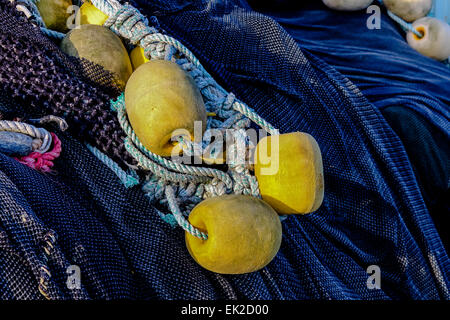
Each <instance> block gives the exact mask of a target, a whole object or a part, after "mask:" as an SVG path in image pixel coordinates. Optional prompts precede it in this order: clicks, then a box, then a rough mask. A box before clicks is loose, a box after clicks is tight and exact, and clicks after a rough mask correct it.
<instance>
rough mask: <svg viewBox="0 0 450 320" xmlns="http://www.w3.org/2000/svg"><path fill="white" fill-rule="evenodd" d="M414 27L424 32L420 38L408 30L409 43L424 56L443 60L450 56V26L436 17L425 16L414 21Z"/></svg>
mask: <svg viewBox="0 0 450 320" xmlns="http://www.w3.org/2000/svg"><path fill="white" fill-rule="evenodd" d="M413 27H414V28H415V29H416V30H417V31H419V32H420V33H422V34H423V37H422V38H419V37H418V36H416V35H415V34H414V33H412V32H408V35H407V36H406V39H407V40H408V44H409V45H410V46H411V47H412V48H414V49H415V50H417V51H418V52H420V53H421V54H423V55H424V56H427V57H430V58H433V59H436V60H438V61H443V60H445V59H447V58H448V57H449V56H450V26H449V25H448V24H447V23H445V22H444V21H441V20H439V19H436V18H431V17H425V18H421V19H419V20H417V21H415V22H414V23H413Z"/></svg>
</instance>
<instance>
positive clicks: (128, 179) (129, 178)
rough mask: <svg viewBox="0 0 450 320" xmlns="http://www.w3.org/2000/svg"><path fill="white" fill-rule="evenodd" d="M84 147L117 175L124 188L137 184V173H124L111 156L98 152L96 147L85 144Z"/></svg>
mask: <svg viewBox="0 0 450 320" xmlns="http://www.w3.org/2000/svg"><path fill="white" fill-rule="evenodd" d="M86 147H87V148H88V149H89V150H90V151H91V152H92V153H93V154H94V155H95V156H96V157H97V158H98V159H99V160H100V161H101V162H103V163H104V164H105V165H106V166H107V167H108V168H110V169H111V170H112V171H113V172H114V173H115V174H116V175H117V177H119V179H120V181H122V183H123V184H124V186H125V187H126V188H131V187H133V186H135V185H138V184H139V177H138V176H137V174H136V173H135V172H134V171H132V172H131V173H130V174H128V173H126V172H125V171H124V170H122V168H120V166H119V165H118V164H117V163H116V162H114V161H113V160H112V159H111V158H109V157H108V156H107V155H105V154H104V153H102V152H100V150H98V149H97V148H95V147H93V146H91V145H89V144H86Z"/></svg>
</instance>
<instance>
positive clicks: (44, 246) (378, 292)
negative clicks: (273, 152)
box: [0, 0, 450, 299]
mask: <svg viewBox="0 0 450 320" xmlns="http://www.w3.org/2000/svg"><path fill="white" fill-rule="evenodd" d="M6 2H7V1H6V0H0V4H1V8H2V10H3V11H2V12H1V14H2V19H1V20H2V21H3V24H2V23H0V35H2V34H3V35H5V34H7V36H4V38H2V39H4V41H3V42H2V43H6V42H5V41H6V40H8V41H11V40H14V37H16V40H17V42H18V45H16V46H15V49H14V52H15V53H16V57H15V59H14V60H8V59H6V60H5V59H4V60H2V64H1V67H0V89H1V91H0V92H2V95H3V96H4V97H6V98H5V99H6V100H8V101H9V102H10V104H11V105H10V106H9V107H10V109H11V108H13V106H14V103H19V104H20V105H24V106H25V107H27V106H28V112H30V113H32V112H37V111H42V110H44V111H45V112H46V113H57V114H58V113H62V115H64V113H65V114H66V115H67V116H68V119H69V120H68V121H69V125H70V124H72V126H71V130H72V132H71V134H65V133H58V134H59V136H60V137H61V140H62V145H63V152H62V155H61V157H60V158H58V159H57V160H56V161H55V171H56V172H57V174H56V175H49V174H47V175H44V174H41V173H39V172H36V171H34V170H32V169H30V168H28V167H25V166H23V165H21V164H20V163H18V162H17V161H15V160H13V159H11V158H9V157H7V156H4V155H1V154H0V176H1V178H0V248H1V250H0V266H2V268H0V297H1V298H8V299H13V298H34V299H45V297H47V298H141V299H142V298H144V299H145V298H159V299H177V298H178V299H183V298H184V299H217V298H228V299H236V298H246V299H311V298H313V299H402V298H403V299H404V298H413V299H449V297H450V294H449V291H448V285H449V270H450V269H449V268H450V265H449V259H448V255H447V254H446V252H445V248H444V246H443V243H442V241H441V240H440V237H439V235H438V233H437V231H436V228H435V226H434V223H433V220H432V218H431V216H430V213H429V210H428V209H427V206H426V204H425V201H424V198H423V196H422V193H421V190H420V187H419V184H418V181H417V179H416V175H415V174H414V171H413V168H412V165H411V161H410V158H409V155H408V154H407V152H406V150H405V145H404V143H403V141H402V140H401V139H400V138H399V135H398V134H397V133H396V132H395V131H394V130H393V128H392V127H391V125H390V124H389V123H388V122H387V121H386V119H385V117H384V116H383V114H382V113H381V112H380V109H381V105H379V104H378V101H380V100H381V98H385V97H386V95H388V93H389V97H388V98H386V99H390V100H389V103H391V104H392V105H395V104H399V105H402V104H403V103H402V102H404V101H406V102H407V104H408V106H411V108H412V109H414V110H415V111H416V112H418V113H420V114H424V112H425V114H427V115H428V117H427V119H428V120H429V123H431V125H432V127H433V128H434V129H436V130H438V131H440V132H443V133H447V135H445V134H444V138H447V139H448V120H449V119H448V118H449V117H448V111H449V110H448V86H447V89H445V88H440V89H438V88H439V86H438V85H436V83H443V84H445V83H446V81H447V80H448V71H447V70H446V69H445V67H444V66H442V67H441V66H440V65H438V63H437V62H433V61H431V60H429V59H428V58H425V57H422V56H419V55H418V54H415V53H414V52H413V50H412V49H409V48H407V47H406V46H402V50H403V51H402V52H396V51H394V50H397V49H395V47H394V46H392V47H393V48H392V50H393V51H392V52H396V53H395V54H398V55H399V56H401V57H402V59H401V61H409V63H407V64H410V65H411V66H414V68H415V69H414V70H415V72H414V74H415V76H414V78H413V77H412V76H411V75H410V76H405V77H406V78H407V79H406V80H405V79H403V78H402V77H400V76H399V77H398V78H397V79H395V78H387V79H385V78H386V77H383V76H382V75H379V76H377V77H375V79H378V80H379V83H381V84H383V86H381V85H380V86H379V88H378V91H376V90H375V91H373V90H372V91H367V90H368V89H367V87H365V86H364V84H365V83H367V82H369V81H376V80H373V79H374V78H373V77H372V74H373V73H374V70H373V69H372V68H373V63H374V62H373V61H378V62H381V63H382V62H383V61H384V62H385V63H386V65H394V66H393V67H392V68H393V70H395V66H397V67H398V68H399V69H398V70H403V67H402V66H401V65H399V64H394V63H393V60H392V56H391V55H392V54H394V53H390V51H389V50H388V49H387V48H386V50H385V52H384V53H382V52H378V54H377V55H375V57H371V56H370V55H369V56H364V55H362V53H361V52H362V51H363V48H364V46H365V45H368V43H367V40H366V39H362V40H360V41H361V42H359V47H358V46H357V47H358V49H354V50H357V52H355V55H358V54H359V55H360V56H363V57H364V58H365V59H360V60H358V59H356V60H357V62H353V60H349V61H347V62H345V60H344V59H338V58H335V60H336V61H337V60H339V61H340V62H341V63H340V64H339V63H337V62H336V61H334V60H333V59H332V58H329V59H328V60H327V59H326V56H333V52H328V54H326V51H327V50H325V49H323V48H322V49H321V50H319V49H316V48H317V47H320V44H321V43H322V42H321V37H325V36H324V34H321V37H319V36H317V38H314V37H313V34H317V32H314V28H313V27H312V26H314V25H317V24H319V21H321V22H320V23H323V24H324V25H326V26H328V27H327V28H328V30H327V32H328V33H329V34H330V35H329V37H332V34H336V33H337V31H336V30H338V29H339V30H340V31H339V32H342V33H343V36H344V35H348V33H349V32H350V30H348V28H343V27H342V24H344V22H342V21H339V20H338V19H340V18H338V17H340V15H337V14H335V15H329V13H328V11H327V10H326V9H325V8H324V7H321V6H319V7H318V8H316V9H315V10H316V11H315V12H316V13H315V14H314V16H315V17H316V18H317V21H315V22H314V23H311V28H305V31H302V32H301V33H299V32H294V31H293V30H294V29H295V28H294V27H292V28H289V26H292V25H295V24H293V23H290V22H286V25H285V28H286V29H285V28H283V27H282V26H281V25H280V24H279V23H277V22H276V21H275V20H274V19H273V18H271V17H269V16H268V15H272V16H276V14H273V13H270V12H269V13H268V12H266V13H267V15H265V14H261V13H258V12H256V11H254V10H253V9H252V7H251V6H250V5H249V4H248V3H246V2H245V1H238V0H236V1H226V2H223V1H181V0H178V1H175V0H174V1H144V0H135V1H134V2H132V4H133V5H134V6H135V7H137V8H138V9H139V10H140V11H141V12H142V13H144V14H146V15H147V16H148V17H150V16H154V17H156V19H157V20H158V22H159V25H160V27H161V28H162V29H164V30H165V31H166V32H167V33H168V34H170V35H172V36H173V37H175V38H177V39H178V40H180V41H181V42H182V43H183V44H184V45H185V46H187V47H188V48H189V49H190V50H192V51H193V52H194V54H195V55H196V56H197V57H198V58H199V59H200V61H201V63H202V64H203V65H204V67H205V68H206V69H207V70H208V71H209V72H210V73H211V74H212V75H213V76H214V78H215V79H216V80H217V81H218V82H219V83H220V84H221V85H222V86H224V88H226V89H227V90H228V91H232V92H233V93H235V94H236V96H237V97H238V98H239V99H241V100H242V101H244V102H245V103H247V104H248V105H249V106H251V107H253V108H254V109H255V110H256V111H257V112H258V113H259V114H260V115H261V116H262V117H263V118H265V119H266V120H268V121H270V122H271V123H272V124H273V125H275V126H276V127H277V128H279V129H280V131H281V132H290V131H303V132H308V133H310V134H311V135H313V136H314V137H315V138H316V140H317V141H318V144H319V146H320V148H321V151H322V156H323V163H324V175H325V188H326V189H325V190H326V191H325V198H324V202H323V204H322V206H321V208H320V209H319V210H318V211H317V212H314V213H312V214H309V215H305V216H289V217H288V218H287V219H285V220H284V221H283V222H282V225H283V241H282V246H281V249H280V252H279V253H278V255H277V256H276V258H275V259H274V260H273V261H272V262H271V263H270V264H269V265H268V266H267V267H265V268H264V269H263V270H261V271H258V272H255V273H251V274H245V275H219V274H215V273H212V272H209V271H206V270H204V269H202V268H201V267H200V266H199V265H197V264H196V263H195V262H194V261H193V260H192V258H191V257H190V256H189V254H188V252H187V250H186V248H185V244H184V231H183V230H182V229H181V228H173V227H172V226H170V225H169V224H167V223H165V222H164V221H162V220H161V219H160V218H159V216H158V214H157V213H156V211H155V209H154V208H153V207H152V206H151V205H150V203H149V201H148V198H147V197H146V196H145V195H144V194H143V192H142V191H141V190H140V189H139V188H132V189H126V188H125V187H124V186H123V185H122V184H121V182H120V180H119V179H118V178H117V177H116V176H115V174H114V173H113V172H112V171H111V170H109V169H108V168H107V167H106V166H105V165H103V164H102V163H101V162H100V161H99V160H98V159H97V158H96V157H94V156H93V155H92V154H91V153H90V152H89V151H88V149H87V148H86V147H85V146H84V145H83V144H82V143H80V141H79V140H83V141H84V140H89V139H90V140H89V141H90V142H91V143H92V144H94V145H95V146H97V147H99V148H101V149H102V150H103V151H104V152H105V153H107V154H108V155H109V156H110V157H112V158H116V159H118V158H120V157H121V155H122V154H121V151H123V148H122V147H121V146H120V140H121V138H122V137H123V135H122V133H120V132H117V133H114V132H115V131H116V130H118V129H119V128H118V126H117V123H116V122H115V120H114V119H113V117H109V116H108V115H106V111H108V110H109V109H108V107H109V106H108V103H107V102H108V99H109V98H110V97H111V96H110V95H108V94H107V93H105V92H103V91H101V89H96V91H95V92H89V90H88V89H87V88H86V87H85V86H83V84H84V83H86V82H85V81H86V80H85V79H83V77H82V75H78V74H76V72H72V73H70V68H68V67H67V65H68V63H64V61H61V58H58V50H57V48H56V47H55V48H51V49H50V50H47V51H45V50H42V51H39V50H37V49H36V46H37V44H38V43H40V42H39V41H43V40H39V39H40V38H39V35H36V34H34V35H33V36H31V32H30V33H26V32H22V33H20V32H17V34H16V35H14V33H12V32H9V31H7V27H6V24H5V19H6V20H7V21H8V24H9V27H10V28H14V26H15V25H19V24H20V23H26V21H23V20H24V19H23V16H21V15H20V14H19V13H16V12H15V11H14V10H10V8H9V4H7V3H6ZM283 2H286V1H283ZM298 10H299V11H298V17H299V19H301V18H302V17H303V19H307V17H308V15H309V14H310V13H311V11H305V12H302V6H300V7H299V9H298ZM350 16H352V17H353V16H354V17H359V18H358V19H363V18H361V16H365V14H364V13H363V12H360V13H355V14H352V15H350ZM333 17H334V18H333ZM276 19H278V20H279V21H280V22H283V21H281V18H279V17H277V18H276ZM322 19H323V20H322ZM355 19H357V18H355ZM308 23H309V22H307V23H306V22H305V24H306V25H308ZM384 23H385V25H386V26H389V31H386V34H385V35H384V37H385V38H386V39H384V40H383V41H385V46H386V47H389V43H392V42H393V41H395V43H400V40H401V34H400V33H399V32H398V30H397V29H395V26H394V25H393V24H392V22H390V21H388V20H387V19H385V20H384ZM344 25H345V24H344ZM355 28H357V27H355ZM361 28H362V27H361ZM310 29H311V35H310V34H309V31H310ZM318 29H319V30H323V27H322V28H319V27H318ZM346 32H347V33H346ZM360 32H361V34H363V29H361V30H360ZM366 32H367V31H366ZM379 32H380V33H381V32H382V31H379ZM353 33H354V31H353ZM303 34H308V37H309V38H308V41H306V40H304V38H303ZM364 34H366V33H364ZM365 36H367V37H373V38H374V39H377V37H376V36H375V35H372V36H371V33H367V35H365ZM305 37H306V36H305ZM357 39H358V38H357V37H355V38H354V39H353V41H352V42H351V44H352V45H355V44H356V43H358V42H357ZM370 39H372V38H370ZM380 39H381V38H380ZM374 41H375V40H374ZM336 42H338V41H337V40H336ZM304 43H310V47H307V46H306V45H304ZM380 43H381V40H380ZM383 43H384V42H383ZM314 44H316V47H314V48H313V45H314ZM322 44H323V43H322ZM336 45H337V44H336ZM313 49H316V50H313ZM344 49H345V47H344ZM8 50H9V49H8V47H7V46H5V45H3V46H1V45H0V55H2V57H5V56H6V53H7V54H8V55H11V54H12V53H11V52H10V51H8ZM347 50H351V49H350V48H347ZM352 50H353V49H352ZM366 50H368V51H370V50H369V49H366ZM28 51H32V52H33V53H34V56H35V57H36V58H35V59H36V64H33V63H30V61H29V60H27V59H25V58H23V57H28V59H30V58H29V56H27V55H26V54H25V53H26V52H28ZM330 51H331V49H330ZM335 51H336V52H337V51H338V50H335ZM344 56H345V55H344ZM334 57H338V53H336V55H334ZM40 58H42V59H44V58H45V59H44V60H45V61H47V60H49V61H51V62H52V64H55V65H56V66H58V67H54V68H52V72H51V73H49V74H50V75H49V76H48V77H49V78H50V79H48V78H43V79H40V81H41V83H42V87H43V88H46V90H48V86H46V84H48V82H49V81H52V80H54V79H51V77H56V75H58V74H59V75H61V76H60V77H59V79H62V80H61V81H63V82H64V83H66V81H69V80H67V79H66V78H64V77H63V76H62V75H65V74H70V75H72V76H73V77H74V79H73V80H70V81H71V82H70V85H71V88H72V89H70V88H66V86H65V85H60V86H61V87H63V88H64V89H65V90H69V92H71V91H70V90H75V89H74V88H79V91H78V92H79V94H80V95H87V96H89V98H90V99H92V100H89V99H88V100H87V101H85V102H83V101H81V102H80V101H78V100H77V101H76V102H73V101H68V103H69V102H70V103H72V104H71V106H72V107H73V109H74V110H75V111H76V114H75V116H73V115H72V114H71V110H62V109H61V107H60V106H59V105H58V104H57V101H55V98H54V97H53V96H49V93H48V92H46V90H41V91H39V90H33V86H36V85H37V84H36V83H35V82H33V79H30V78H27V79H28V83H27V82H26V81H25V83H23V81H22V82H21V81H16V82H14V83H7V82H6V81H4V79H7V78H8V75H7V73H8V72H16V73H17V75H18V76H20V75H21V74H27V73H26V72H27V71H25V70H24V71H22V69H20V66H27V67H28V68H30V69H31V70H30V69H29V70H28V72H32V71H33V70H34V71H36V72H37V70H38V69H39V66H40V65H41V64H42V62H41V60H39V59H40ZM372 58H373V59H375V60H371V59H372ZM394 60H399V59H394ZM12 64H14V66H15V67H14V68H11V67H10V68H9V69H8V68H7V67H8V65H9V66H11V65H12ZM358 64H359V65H358ZM421 65H422V67H420V66H421ZM345 67H347V69H345ZM384 67H385V68H387V66H384ZM350 68H354V69H352V70H358V72H356V71H355V72H354V73H359V74H360V77H356V76H355V77H353V78H352V77H351V75H352V74H353V73H352V72H345V71H346V70H349V69H350ZM430 68H432V69H431V71H430ZM433 70H434V71H433ZM21 72H22V73H21ZM386 72H387V71H386ZM53 74H54V75H55V76H53ZM358 79H359V81H358ZM383 79H385V80H383ZM415 79H420V81H421V82H423V83H424V84H423V86H422V87H421V88H422V91H421V92H417V90H413V91H412V90H410V89H409V87H410V86H408V85H406V84H405V83H407V82H408V81H411V82H414V81H415ZM436 79H437V80H436ZM446 79H447V80H446ZM439 81H441V82H439ZM67 83H68V82H67ZM389 83H390V84H391V85H392V87H394V88H396V89H395V90H397V92H399V93H398V96H399V100H395V96H396V95H397V94H396V93H395V92H393V91H392V92H391V91H386V90H388V89H386V90H385V88H390V86H389V85H388V84H389ZM355 84H356V85H355ZM30 87H31V88H30ZM366 89H367V90H366ZM445 90H447V93H446V91H445ZM385 92H386V94H385ZM402 95H403V96H402ZM424 96H425V97H426V98H423V97H424ZM406 97H409V98H406ZM368 98H369V99H368ZM377 98H378V99H377ZM5 99H4V100H5ZM71 99H72V98H71ZM73 99H75V98H73ZM0 101H2V100H0ZM92 101H95V102H97V103H95V105H96V106H97V107H96V108H97V109H96V110H97V111H96V112H98V113H99V114H105V115H104V116H102V117H101V119H99V121H106V122H107V124H108V125H109V126H110V128H108V129H104V128H103V126H97V127H95V123H94V122H95V121H94V120H93V119H95V117H86V116H85V113H86V112H87V109H86V108H87V107H86V105H89V104H90V103H93V102H92ZM424 101H425V102H426V103H427V104H424ZM406 102H405V103H406ZM30 105H31V106H32V108H30V107H29V106H30ZM386 105H388V103H386ZM1 110H3V109H1ZM80 110H81V111H83V112H81V111H80ZM9 111H11V110H9ZM87 113H88V112H87ZM74 123H75V124H79V126H81V129H83V130H81V129H80V130H79V128H78V127H77V125H75V126H74V125H73V124H74ZM99 127H101V128H102V129H104V130H105V131H103V133H104V134H107V133H108V132H113V133H111V141H113V142H111V143H110V144H111V145H108V146H106V147H105V143H106V142H105V141H103V140H98V139H97V140H96V139H95V138H93V137H92V136H91V135H92V134H95V131H96V130H100V128H99ZM72 136H76V137H77V138H78V139H79V140H75V139H74V138H73V137H72ZM89 136H91V137H90V138H89ZM114 141H116V142H114ZM102 146H103V148H102ZM123 152H125V151H123ZM118 161H119V160H118ZM70 265H77V266H79V267H80V270H81V284H82V285H81V288H80V289H75V290H70V289H69V288H68V287H67V285H66V280H67V274H66V269H67V267H68V266H70ZM373 265H376V266H378V267H379V268H380V272H381V288H380V289H370V286H368V285H367V280H368V277H369V276H370V274H368V273H367V270H368V268H369V267H370V266H373Z"/></svg>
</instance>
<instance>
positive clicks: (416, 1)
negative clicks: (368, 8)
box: [383, 0, 433, 22]
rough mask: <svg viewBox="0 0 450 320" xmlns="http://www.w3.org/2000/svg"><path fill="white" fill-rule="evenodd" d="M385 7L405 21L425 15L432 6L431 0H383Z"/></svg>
mask: <svg viewBox="0 0 450 320" xmlns="http://www.w3.org/2000/svg"><path fill="white" fill-rule="evenodd" d="M383 3H384V5H385V6H386V8H387V9H388V10H389V11H391V12H392V13H394V14H395V15H397V16H399V17H400V18H402V19H403V20H405V21H408V22H412V21H414V20H417V19H420V18H423V17H425V16H426V15H427V14H428V12H430V10H431V7H432V6H433V0H383Z"/></svg>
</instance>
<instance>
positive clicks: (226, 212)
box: [41, 0, 324, 274]
mask: <svg viewBox="0 0 450 320" xmlns="http://www.w3.org/2000/svg"><path fill="white" fill-rule="evenodd" d="M42 1H44V0H41V2H42ZM45 1H50V0H45ZM56 3H57V2H56V1H55V5H56ZM107 18H108V17H107V16H106V15H104V14H103V13H102V12H101V11H100V10H98V9H97V8H95V7H94V6H93V5H92V4H90V3H89V2H86V3H84V4H83V5H82V7H81V9H80V10H79V12H78V19H79V21H81V26H80V27H78V28H76V29H73V30H71V31H69V32H68V33H67V34H66V36H65V38H64V39H63V40H62V41H61V45H60V47H61V49H62V50H63V51H64V52H66V53H67V54H69V55H71V56H75V57H79V58H84V59H86V60H88V61H91V62H93V63H95V64H98V65H100V66H103V67H104V68H105V69H106V70H108V71H110V72H111V74H113V75H114V79H115V80H114V81H116V82H117V84H118V86H119V87H120V88H121V89H122V90H124V92H125V106H126V112H127V115H128V119H129V121H130V124H131V126H132V128H133V130H134V132H135V133H136V135H137V137H138V138H139V140H140V141H141V143H142V144H143V145H144V146H145V147H146V148H147V149H149V150H150V151H152V152H153V153H155V154H157V155H160V156H162V157H170V156H171V155H173V154H174V153H175V154H177V153H179V152H182V149H179V148H177V149H175V148H176V146H177V144H176V143H174V142H173V141H171V138H172V135H173V133H174V132H176V131H180V130H181V132H183V133H184V135H185V137H186V138H187V139H191V140H192V139H194V124H195V122H196V121H199V122H201V124H202V126H201V133H202V135H203V133H204V131H205V130H206V122H207V116H214V115H211V114H208V113H207V112H206V108H205V104H204V101H203V98H202V95H201V93H200V91H199V89H198V87H197V86H196V84H195V81H194V80H193V79H192V77H191V76H190V75H189V74H188V73H187V72H185V71H184V70H183V69H182V68H181V67H180V66H179V65H178V64H176V63H174V62H170V61H165V60H149V59H147V58H146V57H145V55H144V50H143V49H142V48H141V47H139V46H138V47H136V48H134V49H133V50H132V51H131V53H130V54H128V52H127V50H126V49H125V47H124V45H123V43H122V40H121V39H120V38H119V37H118V36H117V35H116V34H114V33H113V32H112V31H110V30H109V29H107V28H105V27H103V26H102V24H103V23H104V22H105V21H106V19H107ZM92 80H93V81H95V79H92ZM225 155H226V150H223V151H222V155H221V157H220V158H221V159H220V161H218V160H217V159H210V158H209V157H207V156H203V157H202V158H203V160H204V163H206V165H216V164H217V163H222V162H226V160H225V158H226V156H225ZM225 164H226V163H225ZM254 174H255V176H256V179H257V181H258V184H259V189H260V194H261V197H262V199H260V198H257V197H254V196H249V195H223V196H218V197H212V198H208V199H206V200H203V201H202V202H200V203H199V204H198V205H197V206H196V207H195V208H194V209H193V210H192V211H191V213H190V215H189V222H190V223H191V224H192V225H193V226H194V227H196V228H197V229H198V230H200V231H202V232H205V233H207V234H208V238H207V240H202V239H199V238H197V237H195V236H193V235H191V234H190V233H188V232H186V236H185V240H186V246H187V249H188V251H189V253H190V254H191V256H192V257H193V259H194V260H195V261H196V262H197V263H198V264H200V265H201V266H202V267H204V268H206V269H208V270H210V271H213V272H217V273H224V274H242V273H248V272H253V271H257V270H259V269H261V268H263V267H264V266H266V265H267V264H268V263H269V262H270V261H271V260H272V259H273V258H274V257H275V256H276V254H277V252H278V250H279V248H280V245H281V239H282V226H281V222H280V218H279V214H306V213H309V212H312V211H315V210H317V209H318V208H319V206H320V205H321V203H322V200H323V195H324V180H323V168H322V157H321V153H320V149H319V146H318V144H317V142H316V141H315V140H314V138H313V137H312V136H310V135H309V134H306V133H300V132H294V133H287V134H281V135H274V136H269V137H265V138H263V139H260V141H259V142H258V144H257V146H256V149H255V153H254Z"/></svg>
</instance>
